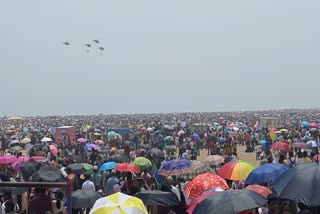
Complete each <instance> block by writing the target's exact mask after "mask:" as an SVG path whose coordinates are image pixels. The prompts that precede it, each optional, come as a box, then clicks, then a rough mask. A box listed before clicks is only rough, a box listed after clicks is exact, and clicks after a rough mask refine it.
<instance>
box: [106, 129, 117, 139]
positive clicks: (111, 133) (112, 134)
mask: <svg viewBox="0 0 320 214" xmlns="http://www.w3.org/2000/svg"><path fill="white" fill-rule="evenodd" d="M116 134H117V133H115V132H114V131H111V132H108V138H109V139H110V140H114V139H115V138H116Z"/></svg>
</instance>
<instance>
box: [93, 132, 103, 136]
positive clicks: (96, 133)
mask: <svg viewBox="0 0 320 214" xmlns="http://www.w3.org/2000/svg"><path fill="white" fill-rule="evenodd" d="M93 135H94V136H101V135H102V134H101V133H99V132H95V133H93Z"/></svg>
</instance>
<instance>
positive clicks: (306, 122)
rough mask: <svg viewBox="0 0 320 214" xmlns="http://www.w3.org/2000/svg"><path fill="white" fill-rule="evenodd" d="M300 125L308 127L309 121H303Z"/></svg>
mask: <svg viewBox="0 0 320 214" xmlns="http://www.w3.org/2000/svg"><path fill="white" fill-rule="evenodd" d="M301 126H302V127H303V128H308V127H309V122H308V121H303V122H302V123H301Z"/></svg>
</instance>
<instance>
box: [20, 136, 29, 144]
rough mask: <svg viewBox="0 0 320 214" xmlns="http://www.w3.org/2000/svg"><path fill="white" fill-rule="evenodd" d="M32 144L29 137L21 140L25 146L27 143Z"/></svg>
mask: <svg viewBox="0 0 320 214" xmlns="http://www.w3.org/2000/svg"><path fill="white" fill-rule="evenodd" d="M30 142H31V139H30V138H28V137H26V138H23V139H22V140H21V143H23V144H27V143H30Z"/></svg>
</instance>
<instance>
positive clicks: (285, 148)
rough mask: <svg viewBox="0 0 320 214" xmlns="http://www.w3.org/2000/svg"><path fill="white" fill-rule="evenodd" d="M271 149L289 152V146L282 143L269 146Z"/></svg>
mask: <svg viewBox="0 0 320 214" xmlns="http://www.w3.org/2000/svg"><path fill="white" fill-rule="evenodd" d="M271 148H272V149H273V150H280V151H283V152H290V151H291V149H290V146H289V145H288V144H287V143H283V142H276V143H274V144H272V145H271Z"/></svg>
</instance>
